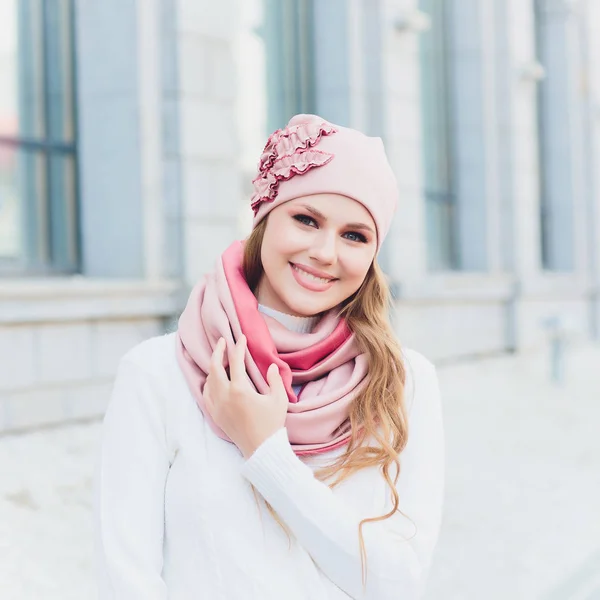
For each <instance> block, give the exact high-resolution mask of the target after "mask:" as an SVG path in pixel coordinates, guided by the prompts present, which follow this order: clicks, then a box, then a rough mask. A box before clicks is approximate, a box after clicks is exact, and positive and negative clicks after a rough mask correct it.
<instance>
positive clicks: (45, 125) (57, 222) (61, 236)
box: [0, 0, 81, 277]
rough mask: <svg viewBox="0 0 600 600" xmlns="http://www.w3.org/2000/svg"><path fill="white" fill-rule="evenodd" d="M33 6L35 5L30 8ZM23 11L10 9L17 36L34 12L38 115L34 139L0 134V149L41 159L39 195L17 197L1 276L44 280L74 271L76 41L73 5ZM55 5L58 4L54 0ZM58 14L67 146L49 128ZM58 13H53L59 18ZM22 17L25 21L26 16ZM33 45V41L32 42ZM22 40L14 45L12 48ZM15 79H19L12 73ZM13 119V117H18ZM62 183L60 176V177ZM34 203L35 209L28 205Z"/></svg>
mask: <svg viewBox="0 0 600 600" xmlns="http://www.w3.org/2000/svg"><path fill="white" fill-rule="evenodd" d="M32 1H33V2H35V3H36V4H33V3H32ZM32 1H30V2H29V3H28V4H27V5H22V4H20V5H15V7H16V12H17V23H18V28H19V30H21V22H20V20H21V19H25V12H24V11H26V10H27V9H29V8H32V7H34V8H35V9H36V10H38V11H39V14H38V15H37V16H38V17H39V19H40V24H39V29H38V30H37V31H35V34H39V44H40V49H39V58H40V73H39V78H40V81H39V86H40V88H41V98H39V104H40V106H39V110H40V114H41V117H42V123H41V126H40V127H41V134H40V137H39V138H38V137H32V136H28V135H20V134H19V133H16V134H15V135H3V134H1V133H0V147H2V148H9V149H10V148H12V149H15V150H16V151H17V152H19V151H22V152H24V153H25V154H24V156H31V157H36V158H40V159H41V165H42V168H41V170H42V175H41V185H40V188H41V192H40V191H38V190H36V192H35V197H33V196H31V197H30V198H27V197H26V196H27V195H26V194H22V195H21V196H20V197H19V198H18V200H17V201H18V203H19V211H18V214H19V217H18V226H20V227H21V231H22V234H23V235H22V242H21V248H20V251H19V254H18V255H17V256H16V257H9V256H0V277H1V276H47V275H64V274H72V273H77V272H79V271H80V262H81V259H80V248H81V243H80V231H79V230H80V228H79V195H80V194H79V173H78V143H77V102H76V99H77V94H76V89H77V79H76V52H75V48H76V38H75V17H76V15H75V2H74V0H63V2H61V4H62V6H60V7H58V6H57V5H56V1H55V0H32ZM59 1H60V0H59ZM58 8H63V9H64V13H66V17H67V18H68V23H67V24H66V26H65V27H64V29H63V28H61V29H60V30H59V32H60V33H61V34H62V35H63V36H66V39H64V40H61V43H65V44H66V48H67V50H66V52H67V54H66V61H67V68H66V70H65V71H64V72H63V76H66V83H65V82H62V83H63V86H62V87H61V92H62V93H61V105H60V106H61V107H65V106H66V107H67V108H68V114H67V119H68V127H69V131H70V136H69V137H70V138H71V139H70V140H68V141H61V140H58V139H52V137H51V133H50V129H51V123H52V115H51V114H50V112H51V106H52V100H51V96H52V93H53V91H52V87H51V85H52V83H53V80H52V77H53V76H54V81H56V80H57V71H56V70H57V69H58V68H59V67H57V66H56V65H55V64H53V63H52V52H51V33H52V32H51V28H52V27H53V26H55V21H56V18H57V16H56V14H57V13H56V12H53V9H54V10H55V11H56V10H57V9H58ZM64 13H63V12H61V13H59V18H60V15H62V16H64ZM28 16H31V14H29V15H28ZM36 42H37V40H36ZM21 43H22V40H19V38H18V40H17V44H18V47H19V45H20V44H21ZM17 76H20V73H19V69H17ZM18 114H19V113H17V115H18ZM65 158H66V159H69V162H65V163H64V166H65V167H69V165H70V167H69V170H70V173H68V174H67V176H66V177H65V184H64V185H63V186H62V188H61V189H60V190H59V192H57V190H56V185H57V184H58V185H60V181H59V180H58V178H57V173H58V171H56V169H55V167H56V166H57V163H56V162H55V161H56V159H65ZM62 176H63V177H64V174H63V175H62ZM32 200H35V206H34V205H33V203H32Z"/></svg>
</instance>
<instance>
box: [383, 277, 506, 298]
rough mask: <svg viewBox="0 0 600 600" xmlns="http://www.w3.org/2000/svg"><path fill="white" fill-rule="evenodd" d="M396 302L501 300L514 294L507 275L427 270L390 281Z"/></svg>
mask: <svg viewBox="0 0 600 600" xmlns="http://www.w3.org/2000/svg"><path fill="white" fill-rule="evenodd" d="M391 287H392V293H393V295H394V298H395V300H396V301H399V302H423V303H439V302H464V301H476V302H502V301H506V300H510V299H511V298H512V297H513V295H514V289H515V277H514V276H513V275H511V274H488V273H431V274H428V275H426V276H425V277H423V279H419V280H415V281H396V282H392V285H391Z"/></svg>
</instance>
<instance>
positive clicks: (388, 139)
mask: <svg viewBox="0 0 600 600" xmlns="http://www.w3.org/2000/svg"><path fill="white" fill-rule="evenodd" d="M300 112H305V113H315V112H316V113H318V114H320V115H322V116H323V117H325V118H326V119H328V120H331V121H333V122H334V123H338V124H340V125H346V126H351V127H355V128H358V129H361V130H362V131H364V132H365V133H368V134H371V135H377V136H381V137H382V138H383V139H384V141H385V145H386V148H387V152H388V155H389V158H390V162H391V164H392V166H393V168H394V170H395V173H396V176H397V178H398V182H399V185H400V190H401V204H400V207H399V210H398V213H397V216H396V220H395V222H394V224H393V227H392V230H391V232H390V234H389V236H388V239H387V240H386V243H385V245H384V247H383V249H382V253H381V263H382V265H383V267H384V269H385V271H386V273H387V274H388V276H389V278H390V282H391V285H392V289H393V293H394V298H395V301H394V314H393V318H394V324H395V327H396V330H397V332H398V336H399V338H400V341H401V342H402V344H404V345H405V346H410V347H412V348H415V349H416V350H418V351H420V352H422V353H424V354H425V355H426V356H427V357H429V358H430V359H431V360H432V361H434V362H435V363H436V365H437V367H438V373H439V376H440V382H441V386H442V394H443V407H444V418H445V425H446V444H447V481H446V503H445V509H444V511H445V512H444V522H443V527H442V532H441V535H440V541H439V544H438V548H437V551H436V555H435V558H434V563H433V565H432V567H431V575H430V581H429V587H428V590H427V594H426V598H427V599H428V600H434V599H436V600H454V599H456V600H459V599H460V600H462V599H478V600H479V599H483V598H485V599H486V600H487V599H510V600H515V599H527V600H529V599H540V600H593V599H598V598H600V511H599V510H598V507H600V437H599V436H598V430H599V426H600V174H599V173H600V0H579V1H575V0H320V1H319V2H317V1H316V0H220V1H219V2H209V1H208V0H137V1H136V0H0V473H1V474H2V477H0V597H2V598H3V600H4V599H6V600H13V599H14V600H23V599H25V598H27V599H35V600H38V599H58V598H60V599H61V600H65V599H70V598H73V599H75V598H77V599H83V598H93V597H95V594H94V581H93V568H92V542H91V539H92V533H91V522H90V517H91V506H90V504H91V502H90V493H91V492H90V486H91V478H92V472H93V462H94V456H95V451H96V447H97V443H98V440H99V434H100V427H101V417H102V415H103V412H104V409H105V407H106V404H107V401H108V398H109V396H110V390H111V385H112V378H113V376H114V373H115V370H116V366H117V363H118V360H119V358H120V357H121V356H122V355H123V354H124V353H125V352H126V351H127V350H128V349H130V348H131V347H132V346H133V345H135V344H136V343H138V342H140V341H142V340H143V339H146V338H148V337H150V336H153V335H159V334H162V333H164V332H165V331H169V330H173V328H174V327H175V323H176V318H177V316H178V314H179V312H180V311H181V309H182V308H183V305H184V302H185V299H186V296H187V293H188V292H189V289H190V287H191V286H192V285H193V284H194V283H195V282H196V281H197V280H198V279H199V278H200V277H201V276H202V274H203V273H205V272H207V271H208V270H210V269H211V268H212V265H213V264H214V261H215V259H216V258H217V256H218V255H219V254H220V253H221V251H222V250H223V249H224V248H225V247H226V246H228V245H229V243H230V242H231V241H232V240H233V239H235V238H242V237H243V236H244V235H245V234H246V233H247V232H248V231H249V229H250V217H251V211H250V209H249V197H250V190H251V179H252V178H253V176H254V170H255V168H256V164H257V162H258V157H259V155H260V152H261V150H262V148H263V145H264V143H265V141H266V138H267V136H268V135H269V133H270V132H271V131H273V130H274V129H276V128H279V127H282V126H283V125H285V123H286V121H287V120H288V118H289V117H290V116H291V115H293V114H295V113H300ZM398 597H399V598H402V590H399V591H398Z"/></svg>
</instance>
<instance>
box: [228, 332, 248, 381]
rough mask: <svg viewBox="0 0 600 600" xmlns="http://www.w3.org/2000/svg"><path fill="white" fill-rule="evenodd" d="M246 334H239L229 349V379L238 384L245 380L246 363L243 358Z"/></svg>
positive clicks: (244, 355)
mask: <svg viewBox="0 0 600 600" xmlns="http://www.w3.org/2000/svg"><path fill="white" fill-rule="evenodd" d="M246 344H247V342H246V336H245V335H243V334H242V335H241V336H240V338H239V339H238V341H237V343H236V345H235V346H234V347H233V348H232V349H231V350H230V351H229V373H230V375H231V381H235V382H236V383H239V384H244V383H246V381H247V376H246V365H245V364H244V359H245V357H246Z"/></svg>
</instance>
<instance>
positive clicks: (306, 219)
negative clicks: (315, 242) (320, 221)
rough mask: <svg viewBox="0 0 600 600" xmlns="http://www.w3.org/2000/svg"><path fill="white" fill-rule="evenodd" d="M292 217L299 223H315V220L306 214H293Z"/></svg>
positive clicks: (310, 224)
mask: <svg viewBox="0 0 600 600" xmlns="http://www.w3.org/2000/svg"><path fill="white" fill-rule="evenodd" d="M294 219H296V221H298V222H299V223H302V224H303V225H309V226H312V225H313V224H314V225H316V224H317V222H316V221H315V220H314V219H313V218H312V217H309V216H308V215H294Z"/></svg>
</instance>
